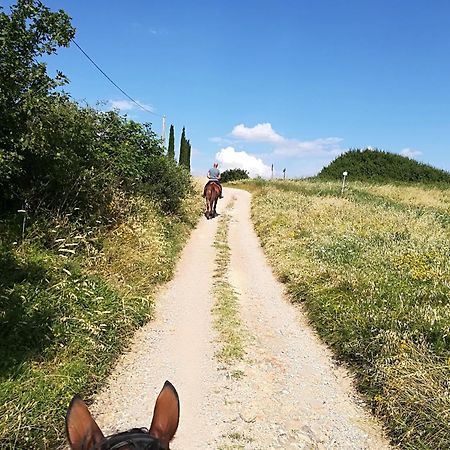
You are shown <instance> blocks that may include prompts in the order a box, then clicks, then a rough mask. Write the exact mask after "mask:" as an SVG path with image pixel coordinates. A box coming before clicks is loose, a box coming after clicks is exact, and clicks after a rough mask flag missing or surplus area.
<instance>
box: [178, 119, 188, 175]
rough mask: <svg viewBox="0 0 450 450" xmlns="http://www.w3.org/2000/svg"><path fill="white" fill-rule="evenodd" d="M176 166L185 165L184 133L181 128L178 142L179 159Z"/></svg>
mask: <svg viewBox="0 0 450 450" xmlns="http://www.w3.org/2000/svg"><path fill="white" fill-rule="evenodd" d="M178 164H179V165H180V166H185V165H186V131H185V129H184V127H183V131H182V133H181V140H180V157H179V159H178Z"/></svg>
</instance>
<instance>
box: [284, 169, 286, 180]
mask: <svg viewBox="0 0 450 450" xmlns="http://www.w3.org/2000/svg"><path fill="white" fill-rule="evenodd" d="M285 179H286V169H283V180H285Z"/></svg>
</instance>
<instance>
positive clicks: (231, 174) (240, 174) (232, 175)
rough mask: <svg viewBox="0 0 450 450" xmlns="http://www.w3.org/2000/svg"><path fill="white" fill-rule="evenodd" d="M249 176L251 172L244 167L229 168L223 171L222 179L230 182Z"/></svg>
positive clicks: (223, 181)
mask: <svg viewBox="0 0 450 450" xmlns="http://www.w3.org/2000/svg"><path fill="white" fill-rule="evenodd" d="M248 178H249V174H248V172H247V171H246V170H243V169H228V170H225V171H224V172H222V174H221V176H220V181H221V182H222V183H228V182H230V181H237V180H246V179H248Z"/></svg>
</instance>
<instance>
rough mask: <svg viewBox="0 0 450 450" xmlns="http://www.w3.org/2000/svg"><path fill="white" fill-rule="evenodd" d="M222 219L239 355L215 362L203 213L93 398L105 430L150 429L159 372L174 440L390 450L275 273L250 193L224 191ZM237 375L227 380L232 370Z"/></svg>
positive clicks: (209, 249)
mask: <svg viewBox="0 0 450 450" xmlns="http://www.w3.org/2000/svg"><path fill="white" fill-rule="evenodd" d="M224 196H225V199H224V200H222V204H220V205H219V208H218V209H219V212H221V211H222V212H225V207H226V204H227V203H228V202H229V201H230V200H231V198H234V199H235V201H234V202H233V207H232V208H230V209H229V211H228V212H225V213H226V214H228V215H229V216H230V225H229V246H230V249H231V261H230V265H229V267H230V269H229V274H228V277H229V281H230V282H231V283H232V285H233V287H234V288H235V290H236V292H237V293H238V297H239V304H240V314H241V320H242V322H243V326H244V329H245V336H246V339H245V351H246V357H245V358H244V360H242V361H240V362H238V363H236V364H235V365H234V366H233V367H224V366H223V365H219V364H218V362H217V361H216V359H215V356H214V355H215V352H216V350H217V348H218V345H219V342H218V341H217V340H218V335H217V333H216V332H215V330H214V329H213V325H212V318H211V308H212V306H213V303H214V298H213V295H212V288H213V273H214V267H215V262H214V259H215V249H214V247H213V241H214V237H215V233H216V230H217V224H218V220H219V218H216V219H214V220H211V221H207V220H206V219H202V220H201V221H200V223H199V225H198V227H197V229H196V230H195V231H194V232H193V234H192V236H191V239H190V241H189V243H188V244H187V246H186V248H185V249H184V251H183V254H182V256H181V259H180V261H179V264H178V266H177V272H176V275H175V277H174V279H173V280H172V281H171V282H170V283H168V285H167V286H166V287H165V288H164V289H163V290H162V291H161V293H160V294H159V296H158V298H157V308H156V320H155V321H153V322H151V323H150V324H148V325H147V326H145V327H144V328H142V329H141V330H140V331H139V332H138V333H137V334H136V336H135V338H134V340H133V343H132V345H131V346H130V349H129V351H128V352H127V353H126V354H124V355H123V356H122V357H121V359H120V361H119V363H118V364H117V367H116V369H115V370H114V373H113V374H112V376H111V378H110V382H109V384H108V386H107V387H106V388H105V389H104V391H103V392H102V393H101V394H100V395H99V396H98V399H97V400H96V402H95V404H94V405H93V408H92V410H93V413H94V416H95V417H96V419H97V421H98V423H99V424H100V425H101V427H102V428H103V429H104V431H105V432H107V433H113V432H116V431H123V430H125V429H128V428H131V427H134V426H147V427H148V426H149V425H150V421H151V414H152V409H153V404H154V400H155V398H156V396H157V394H158V392H159V390H160V389H161V387H162V385H163V383H164V381H165V380H166V379H168V380H170V381H171V382H172V383H173V384H174V385H175V386H176V388H177V390H178V393H179V395H180V400H181V418H180V427H179V430H178V432H177V435H176V438H175V440H174V441H173V444H172V448H174V449H175V450H177V449H178V450H181V449H200V448H202V449H204V448H210V449H232V448H243V449H270V448H285V449H387V448H389V445H388V443H387V441H386V440H385V439H384V437H383V435H382V431H381V428H380V427H379V425H378V424H377V423H375V422H374V421H373V420H372V419H371V417H370V416H369V415H368V414H367V412H366V411H365V410H364V408H363V407H362V405H361V402H360V401H358V399H357V397H356V395H355V393H354V390H353V387H352V384H351V381H350V378H349V377H348V375H347V374H346V372H345V371H344V370H343V369H342V368H337V367H336V366H335V364H334V363H333V362H332V358H331V355H330V353H329V351H328V350H327V349H326V348H325V347H324V346H323V345H322V344H321V343H320V342H319V341H318V339H317V337H316V336H315V334H314V333H313V332H312V331H311V329H310V328H309V326H308V325H307V323H306V320H305V318H304V317H303V316H302V314H301V312H300V310H299V309H297V308H295V307H293V306H292V305H290V304H289V302H288V300H287V299H286V298H285V295H284V292H283V285H282V284H280V283H279V282H278V281H277V280H276V279H275V277H274V276H273V274H272V272H271V270H270V268H269V266H268V264H267V262H266V260H265V257H264V254H263V252H262V250H261V248H260V246H259V243H258V240H257V237H256V235H255V232H254V231H253V228H252V225H251V222H250V194H248V193H247V192H244V191H240V190H234V189H225V190H224ZM233 373H234V374H236V373H238V374H240V376H232V374H233Z"/></svg>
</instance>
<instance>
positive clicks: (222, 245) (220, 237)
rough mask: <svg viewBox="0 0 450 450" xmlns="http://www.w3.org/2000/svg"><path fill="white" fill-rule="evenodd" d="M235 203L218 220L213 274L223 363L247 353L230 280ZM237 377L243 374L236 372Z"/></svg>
mask: <svg viewBox="0 0 450 450" xmlns="http://www.w3.org/2000/svg"><path fill="white" fill-rule="evenodd" d="M232 206H233V204H232V203H230V204H229V206H228V207H227V209H226V210H225V212H224V214H223V215H222V216H221V218H220V219H219V225H218V228H217V233H216V238H215V241H214V246H215V248H216V261H215V262H216V269H215V274H214V297H215V299H216V302H215V304H214V307H213V310H212V311H213V315H214V326H215V328H216V329H217V331H218V332H219V334H220V344H221V348H220V350H219V351H218V352H217V354H216V357H217V359H218V360H219V361H221V362H222V363H225V364H227V365H230V364H231V363H233V362H235V361H238V360H240V359H242V358H243V357H244V355H245V348H244V339H243V334H244V333H243V325H242V323H241V320H240V316H239V298H238V295H237V293H236V291H235V290H234V288H233V286H232V285H231V284H230V282H229V280H228V274H227V271H228V267H229V262H230V248H229V246H228V227H229V223H230V216H229V214H228V210H229V209H231V208H232ZM234 376H236V377H240V376H241V374H240V373H238V372H236V375H234Z"/></svg>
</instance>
